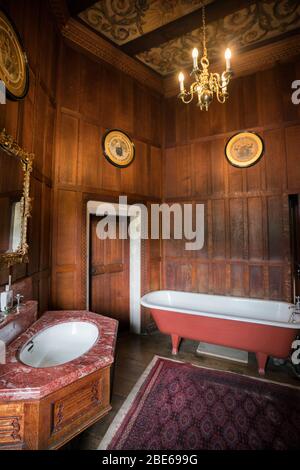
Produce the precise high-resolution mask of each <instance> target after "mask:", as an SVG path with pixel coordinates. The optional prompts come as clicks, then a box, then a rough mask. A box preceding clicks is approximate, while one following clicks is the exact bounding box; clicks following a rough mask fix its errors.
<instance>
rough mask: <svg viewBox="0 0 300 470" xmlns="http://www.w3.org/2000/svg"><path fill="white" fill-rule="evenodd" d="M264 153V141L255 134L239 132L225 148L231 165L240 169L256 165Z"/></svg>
mask: <svg viewBox="0 0 300 470" xmlns="http://www.w3.org/2000/svg"><path fill="white" fill-rule="evenodd" d="M263 153H264V143H263V140H262V138H261V137H260V136H259V135H257V134H255V133H254V132H239V133H238V134H235V135H234V136H232V137H231V138H230V139H229V140H228V142H227V144H226V146H225V155H226V158H227V160H228V161H229V163H230V164H231V165H233V166H236V167H238V168H247V167H249V166H252V165H254V164H255V163H257V162H258V161H259V159H260V158H261V157H262V155H263Z"/></svg>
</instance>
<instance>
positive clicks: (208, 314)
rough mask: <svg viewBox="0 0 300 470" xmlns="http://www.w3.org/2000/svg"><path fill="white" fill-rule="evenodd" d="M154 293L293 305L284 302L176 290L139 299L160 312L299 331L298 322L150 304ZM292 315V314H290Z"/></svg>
mask: <svg viewBox="0 0 300 470" xmlns="http://www.w3.org/2000/svg"><path fill="white" fill-rule="evenodd" d="M156 293H160V294H161V293H165V294H168V293H179V294H187V295H190V294H193V295H199V296H210V297H216V298H218V299H219V300H221V299H226V300H228V299H230V298H232V299H237V300H243V301H245V300H250V301H251V302H254V303H255V302H267V303H274V304H277V305H278V304H284V305H286V306H292V305H293V304H291V303H289V302H284V301H277V300H266V299H256V298H255V299H252V298H248V297H237V296H225V295H216V294H205V293H198V292H185V291H176V290H166V289H163V290H155V291H151V292H148V293H147V294H145V295H144V296H143V297H142V298H141V305H142V306H143V307H146V308H150V309H152V310H162V311H165V312H175V313H179V314H180V313H181V314H183V315H196V316H201V317H209V318H217V319H222V320H232V321H240V322H244V323H256V324H259V325H265V326H273V327H277V328H287V329H293V330H300V322H297V323H289V322H279V321H275V320H273V321H272V320H261V319H256V318H250V317H238V316H236V315H228V314H225V315H222V314H218V313H211V312H205V311H203V312H201V311H196V310H191V309H188V308H177V307H171V306H166V305H159V304H158V303H156V304H155V303H152V302H151V301H149V300H148V299H147V297H149V296H150V295H152V294H156ZM291 314H292V312H291Z"/></svg>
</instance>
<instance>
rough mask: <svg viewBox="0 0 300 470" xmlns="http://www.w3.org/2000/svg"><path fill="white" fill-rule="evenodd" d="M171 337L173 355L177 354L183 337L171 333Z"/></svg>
mask: <svg viewBox="0 0 300 470" xmlns="http://www.w3.org/2000/svg"><path fill="white" fill-rule="evenodd" d="M171 338H172V355H173V356H177V354H178V348H179V344H180V341H181V338H180V336H178V335H171Z"/></svg>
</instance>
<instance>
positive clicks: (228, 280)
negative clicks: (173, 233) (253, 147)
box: [163, 60, 300, 300]
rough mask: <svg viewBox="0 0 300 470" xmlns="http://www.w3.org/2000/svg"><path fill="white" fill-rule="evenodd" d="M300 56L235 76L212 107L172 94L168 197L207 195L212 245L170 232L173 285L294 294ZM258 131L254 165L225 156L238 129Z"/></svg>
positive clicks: (167, 259) (167, 283)
mask: <svg viewBox="0 0 300 470" xmlns="http://www.w3.org/2000/svg"><path fill="white" fill-rule="evenodd" d="M299 77H300V60H297V61H295V62H293V63H289V64H284V65H280V66H279V65H278V66H276V67H274V68H272V69H269V70H265V71H262V72H259V73H257V74H254V75H251V76H245V77H241V78H238V79H235V80H233V81H232V83H231V84H230V90H229V91H230V97H229V100H228V102H227V103H226V104H225V105H222V104H219V103H216V102H214V103H213V104H212V105H211V106H210V109H209V111H208V112H205V111H202V112H201V111H200V110H199V109H198V108H197V107H196V106H195V105H193V104H190V105H188V106H187V105H184V104H183V103H181V102H180V101H179V100H178V99H177V98H171V99H168V100H167V101H166V106H165V155H164V185H163V187H164V198H165V200H166V201H168V202H170V203H171V202H172V201H179V202H202V203H204V204H205V223H206V232H205V233H206V235H205V246H204V248H203V250H201V251H199V252H192V251H190V252H188V251H185V250H184V245H183V242H179V241H165V242H164V244H163V252H164V263H163V266H164V269H163V272H164V276H163V277H164V287H165V288H168V289H178V290H185V291H193V292H207V293H215V294H225V295H237V296H247V297H259V298H267V299H284V300H290V299H291V290H292V289H291V259H290V237H289V213H288V194H293V193H300V106H295V105H293V104H292V102H291V83H292V81H293V80H295V79H299ZM245 129H246V130H254V131H256V132H258V133H259V134H260V135H261V136H262V138H263V139H264V143H265V155H264V157H263V158H262V160H261V161H260V162H259V163H258V164H256V165H255V166H253V167H251V168H249V169H244V170H241V169H237V168H234V167H232V166H231V165H230V164H229V163H228V162H227V161H226V159H225V156H224V147H225V143H226V141H227V140H228V138H229V137H230V136H231V135H233V134H234V133H236V132H238V131H241V130H245Z"/></svg>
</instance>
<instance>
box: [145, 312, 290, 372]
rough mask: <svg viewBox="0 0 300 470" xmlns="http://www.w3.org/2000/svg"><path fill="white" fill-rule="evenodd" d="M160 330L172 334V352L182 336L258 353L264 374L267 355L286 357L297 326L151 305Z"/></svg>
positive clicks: (176, 349)
mask: <svg viewBox="0 0 300 470" xmlns="http://www.w3.org/2000/svg"><path fill="white" fill-rule="evenodd" d="M151 313H152V316H153V318H154V320H155V322H156V324H157V327H158V328H159V330H160V331H161V333H165V334H168V335H171V338H172V354H177V353H178V347H179V344H180V340H181V338H187V339H192V340H197V341H204V342H206V343H211V344H217V345H221V346H227V347H230V348H236V349H242V350H244V351H249V352H254V353H256V358H257V362H258V371H259V374H260V375H264V374H265V366H266V363H267V359H268V356H273V357H277V358H286V357H288V356H289V354H290V351H291V346H292V342H293V340H294V339H295V337H296V336H297V332H298V330H297V329H294V328H282V327H277V326H269V325H261V324H259V323H249V322H241V321H235V320H226V319H224V320H223V319H220V318H210V317H206V316H204V315H203V316H200V315H189V314H185V313H177V312H172V311H167V310H158V309H151Z"/></svg>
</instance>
